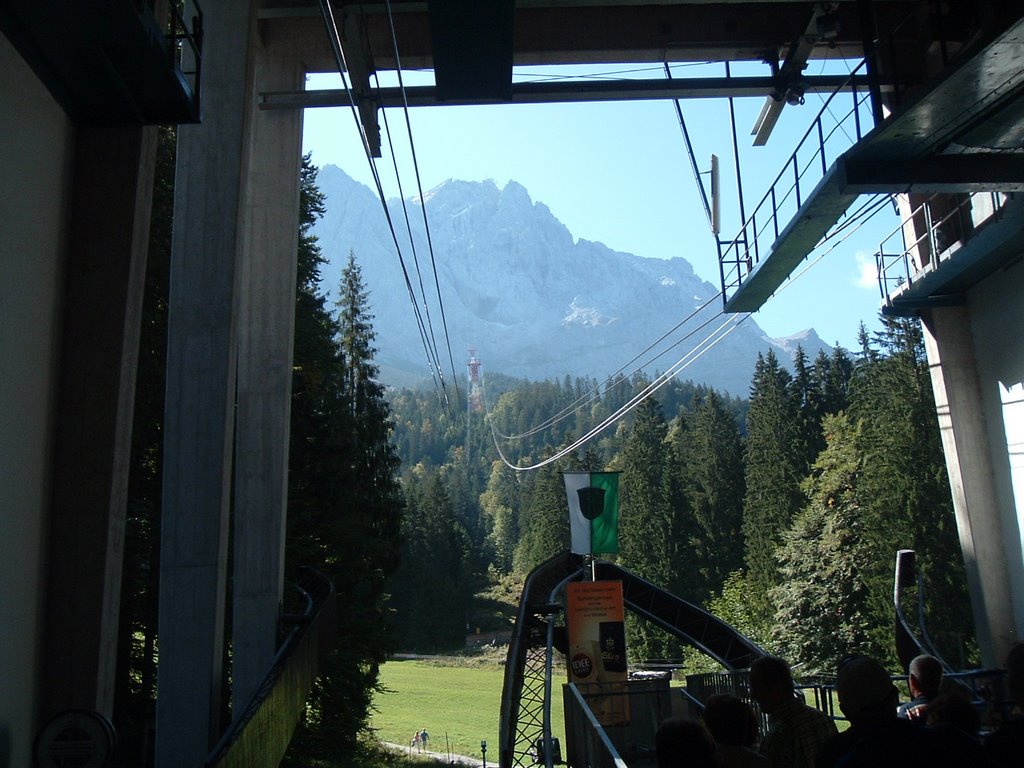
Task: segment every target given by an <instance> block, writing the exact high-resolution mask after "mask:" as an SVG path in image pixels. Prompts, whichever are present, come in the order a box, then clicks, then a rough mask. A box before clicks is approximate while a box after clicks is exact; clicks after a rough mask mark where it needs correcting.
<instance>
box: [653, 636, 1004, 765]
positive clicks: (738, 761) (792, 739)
mask: <svg viewBox="0 0 1024 768" xmlns="http://www.w3.org/2000/svg"><path fill="white" fill-rule="evenodd" d="M907 672H908V677H907V684H908V688H909V689H910V697H911V698H910V701H907V702H904V703H902V704H901V703H900V701H899V689H897V687H896V686H895V685H894V684H893V682H892V676H891V675H890V674H889V672H887V671H886V670H885V668H883V667H882V665H881V664H879V663H878V662H877V661H876V660H874V659H871V658H868V657H866V656H859V655H854V656H849V657H847V658H845V659H843V660H842V661H841V662H840V663H839V665H838V667H837V669H836V677H835V692H836V698H837V699H838V703H839V709H840V711H841V712H842V714H843V716H844V717H845V718H846V720H847V721H848V722H849V727H848V728H847V729H845V730H843V731H842V732H840V731H839V730H837V728H836V725H835V722H834V721H833V719H832V718H831V717H829V716H828V715H826V714H825V713H823V712H820V711H819V710H817V709H815V708H814V707H811V706H808V705H807V704H806V703H805V702H804V699H803V697H802V696H801V695H800V694H799V692H798V691H797V690H796V686H795V684H794V681H793V675H792V671H791V670H790V667H789V665H788V664H787V663H786V662H785V661H784V660H783V659H780V658H778V657H775V656H765V657H763V658H760V659H758V660H756V661H755V662H754V663H753V664H751V666H750V678H749V681H750V682H749V691H750V698H751V699H753V700H754V701H755V702H756V703H757V706H758V707H759V708H760V710H761V712H762V713H764V714H765V715H766V716H767V728H766V729H765V732H764V733H763V735H762V734H761V729H760V728H759V727H758V722H759V720H758V716H757V714H756V712H755V710H754V708H753V707H752V706H751V705H750V704H748V703H747V702H746V701H744V700H742V699H740V698H738V697H736V696H732V695H727V694H718V695H715V696H712V697H711V698H710V699H708V701H707V702H706V704H705V709H704V711H703V714H702V716H701V718H700V720H699V721H698V720H688V719H683V718H673V719H670V720H667V721H665V722H664V723H662V725H661V727H660V728H659V729H658V733H657V735H656V738H655V751H656V755H657V765H658V768H683V767H684V766H685V768H888V766H893V767H896V766H898V767H899V768H910V767H911V766H922V767H923V768H925V767H926V768H936V767H940V768H944V767H945V766H950V768H954V767H956V768H960V766H963V767H964V768H973V767H974V766H978V768H1024V643H1017V644H1015V645H1014V646H1013V648H1012V650H1011V651H1010V653H1009V656H1008V657H1007V659H1006V685H1007V690H1008V693H1009V695H1010V698H1011V700H1012V701H1013V703H1014V711H1013V713H1012V715H1011V716H1010V717H1009V718H1008V719H1006V720H1005V721H1004V722H1002V723H1001V724H1000V725H999V726H998V728H997V729H996V730H994V731H992V732H990V733H983V731H982V728H981V721H980V717H979V715H978V711H977V710H976V709H975V707H974V705H973V704H972V702H971V701H970V700H969V699H968V698H967V697H966V696H964V695H962V694H961V693H959V692H957V691H956V690H955V687H953V686H950V690H945V691H944V690H943V674H942V665H941V663H940V662H939V661H938V660H937V659H935V658H934V657H932V656H918V657H917V658H915V659H914V660H913V661H912V662H911V663H910V665H909V668H908V670H907Z"/></svg>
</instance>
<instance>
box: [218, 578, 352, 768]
mask: <svg viewBox="0 0 1024 768" xmlns="http://www.w3.org/2000/svg"><path fill="white" fill-rule="evenodd" d="M296 588H297V589H298V590H299V592H300V593H301V594H302V596H303V597H304V598H305V601H306V608H305V610H304V611H303V613H302V614H300V615H299V616H297V617H292V619H291V623H292V629H291V631H290V632H289V634H288V636H287V637H286V638H285V640H284V642H283V643H282V644H281V648H280V649H279V650H278V652H277V655H276V656H275V657H274V663H273V664H272V665H271V667H270V671H269V672H268V673H267V676H266V677H265V678H264V679H263V682H262V683H261V684H260V687H259V689H258V690H257V691H256V693H255V694H254V695H253V698H252V700H251V701H250V702H249V704H248V706H247V707H246V708H245V710H244V711H242V712H241V713H240V714H239V715H238V716H237V717H236V718H235V720H234V722H233V723H232V724H231V727H230V728H228V730H227V732H226V733H225V734H224V735H223V736H222V737H221V739H220V741H219V742H217V745H216V746H215V747H214V748H213V750H211V752H210V754H209V755H208V756H207V758H206V762H205V764H204V765H205V768H260V767H261V766H265V768H272V767H273V766H276V765H278V764H279V763H280V762H281V759H282V758H283V757H284V753H285V751H286V750H287V748H288V743H289V742H290V741H291V737H292V734H293V733H294V731H295V726H296V725H297V724H298V722H299V719H300V717H301V715H302V712H303V711H304V709H305V706H306V699H307V697H308V696H309V692H310V690H311V689H312V685H313V680H314V679H315V678H316V676H317V674H318V672H319V670H320V669H321V667H322V666H323V664H324V660H325V658H326V654H327V650H328V648H329V647H330V643H331V640H332V638H333V637H334V636H335V634H336V630H337V606H336V604H335V599H334V598H335V592H334V585H333V584H332V583H331V581H330V579H328V578H327V577H326V576H324V575H323V574H321V573H319V572H317V571H315V570H313V569H312V568H302V569H300V571H299V584H297V585H296Z"/></svg>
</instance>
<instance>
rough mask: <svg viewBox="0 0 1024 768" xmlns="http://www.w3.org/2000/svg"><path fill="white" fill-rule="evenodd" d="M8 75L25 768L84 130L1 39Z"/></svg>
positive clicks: (3, 573)
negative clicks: (74, 176)
mask: <svg viewBox="0 0 1024 768" xmlns="http://www.w3.org/2000/svg"><path fill="white" fill-rule="evenodd" d="M0 72H3V73H4V75H3V77H2V78H0V104H2V105H3V108H2V109H0V222H2V225H0V500H2V501H0V585H2V588H0V616H3V620H2V621H0V766H6V765H11V766H23V765H30V764H31V747H32V739H33V737H34V733H35V728H36V724H35V723H34V722H33V715H34V712H35V711H36V709H37V706H36V705H37V691H38V686H37V683H38V678H39V669H38V653H39V652H38V649H39V648H40V647H41V645H42V643H41V631H42V626H41V624H42V618H41V617H42V608H43V605H42V594H43V588H44V584H43V583H42V581H43V576H42V574H43V572H44V568H45V566H46V564H45V562H43V554H42V553H43V548H44V540H45V536H46V524H45V519H44V510H46V509H47V508H48V506H49V492H48V489H49V486H50V465H51V456H52V437H51V436H52V433H53V413H54V393H55V390H56V371H57V360H58V353H59V349H58V348H57V347H58V344H57V339H58V337H59V320H60V318H59V309H58V308H59V305H60V284H61V278H62V262H63V253H64V249H65V245H66V243H65V242H64V240H65V232H66V226H67V220H68V210H67V209H68V204H67V200H68V195H69V188H70V179H71V167H72V160H73V157H72V144H73V139H74V130H73V128H72V126H71V124H70V123H69V121H68V120H67V118H66V116H65V115H64V113H63V111H61V109H60V108H59V107H58V106H57V104H56V103H55V102H54V101H53V99H52V98H51V97H50V95H49V93H48V92H47V91H46V89H45V88H44V87H43V86H42V84H41V83H40V82H39V81H38V80H37V79H36V77H35V75H34V74H33V73H32V72H31V70H29V69H28V67H26V66H25V64H24V62H23V61H22V59H21V57H20V56H19V55H18V53H17V52H16V51H15V50H14V48H13V47H12V46H11V45H10V43H9V42H8V40H7V38H6V37H4V36H3V35H0ZM5 742H6V743H5Z"/></svg>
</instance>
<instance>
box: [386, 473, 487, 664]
mask: <svg viewBox="0 0 1024 768" xmlns="http://www.w3.org/2000/svg"><path fill="white" fill-rule="evenodd" d="M407 497H408V507H407V510H406V516H405V520H404V523H403V537H402V539H403V545H402V562H401V566H400V568H399V571H398V573H397V574H396V575H395V578H394V579H393V581H392V588H393V593H394V600H393V607H394V609H395V621H396V630H397V632H396V634H397V639H398V642H399V643H400V645H401V647H402V648H403V649H407V650H411V651H423V652H436V651H440V650H451V649H453V648H458V647H461V646H462V644H463V643H464V641H465V628H466V622H467V615H468V611H469V609H470V598H471V596H472V594H473V591H474V587H475V582H474V579H473V575H472V571H471V568H470V562H471V557H470V555H471V552H470V550H471V547H470V541H469V536H468V534H467V533H466V530H465V528H464V527H463V526H462V524H461V523H460V522H459V521H458V520H457V519H456V516H455V510H454V507H453V505H452V498H451V496H450V494H449V492H448V489H447V487H446V485H445V482H444V479H443V477H442V476H441V473H440V472H432V473H430V474H429V475H428V476H417V477H415V478H411V479H410V482H409V485H408V487H407Z"/></svg>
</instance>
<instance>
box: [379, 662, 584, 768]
mask: <svg viewBox="0 0 1024 768" xmlns="http://www.w3.org/2000/svg"><path fill="white" fill-rule="evenodd" d="M503 661H504V658H503V657H502V658H501V660H500V661H499V660H498V659H496V658H482V659H462V658H438V659H416V660H393V661H389V662H388V663H387V664H385V665H384V666H383V667H381V670H380V680H381V684H382V685H383V686H384V688H385V689H386V692H385V693H381V694H377V696H376V697H374V707H375V708H376V712H375V713H374V715H373V718H372V720H371V725H372V726H373V728H374V729H375V730H376V731H377V736H378V738H379V739H380V740H381V741H389V742H394V743H396V744H408V743H409V741H410V739H412V734H413V732H414V731H417V730H420V729H422V728H426V729H427V732H428V733H429V734H430V745H429V746H430V749H431V751H434V752H451V753H452V754H457V755H469V756H473V757H479V756H480V742H481V741H482V740H486V741H487V762H488V764H490V763H491V762H492V761H493V762H494V763H495V764H497V757H498V754H497V750H498V720H499V718H500V713H501V685H502V678H503V675H504V667H503V664H502V662H503ZM558 691H559V694H558V697H557V699H556V701H555V702H554V703H553V705H552V707H551V729H552V734H553V735H555V736H557V737H558V738H560V739H562V742H563V743H564V737H563V735H562V734H563V731H564V725H563V716H562V704H561V689H560V688H559V689H558Z"/></svg>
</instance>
